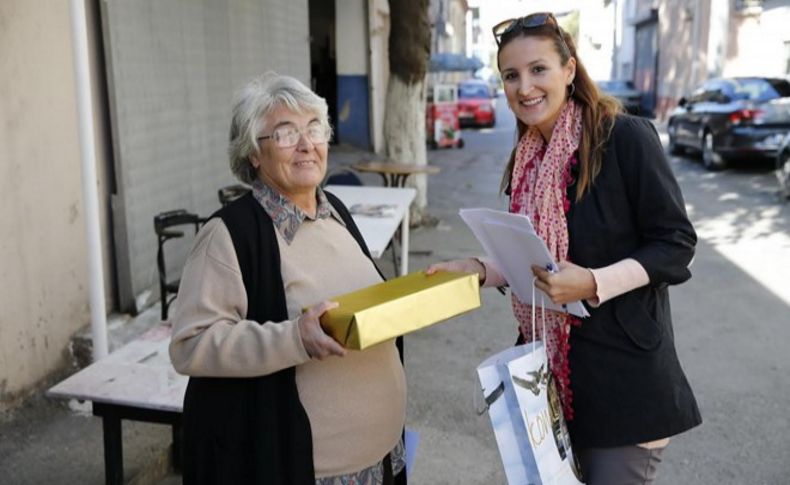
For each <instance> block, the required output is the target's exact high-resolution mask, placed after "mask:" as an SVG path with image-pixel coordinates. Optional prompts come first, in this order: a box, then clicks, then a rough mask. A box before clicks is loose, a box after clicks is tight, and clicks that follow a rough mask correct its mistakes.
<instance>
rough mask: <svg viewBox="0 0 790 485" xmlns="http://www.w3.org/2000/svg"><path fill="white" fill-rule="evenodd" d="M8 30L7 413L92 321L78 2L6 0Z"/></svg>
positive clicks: (3, 201)
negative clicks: (72, 6) (73, 19)
mask: <svg viewBox="0 0 790 485" xmlns="http://www.w3.org/2000/svg"><path fill="white" fill-rule="evenodd" d="M0 25H2V28H0V72H2V73H3V74H2V76H0V93H3V94H2V96H0V125H2V126H3V129H2V130H0V289H2V291H0V411H2V410H4V409H5V408H7V407H9V406H11V405H13V404H15V402H17V401H18V400H19V399H20V398H22V397H24V395H25V394H26V392H27V391H29V390H30V389H31V388H32V387H33V386H34V385H35V384H37V383H38V382H39V381H41V380H42V379H44V378H45V377H46V376H47V375H49V374H50V373H52V372H54V371H56V370H57V369H59V368H60V367H61V366H62V365H63V364H64V363H65V362H66V357H67V355H68V350H67V345H68V342H69V338H70V336H71V335H72V334H73V333H74V332H75V331H76V330H77V329H78V328H80V327H81V326H82V325H84V324H86V323H87V322H88V321H89V318H90V317H89V314H88V307H87V301H88V295H87V263H86V252H85V251H86V249H85V229H84V225H83V224H84V221H83V215H82V214H83V207H82V193H81V181H80V158H79V146H78V132H77V114H76V104H75V87H74V75H73V67H72V62H73V58H72V49H71V46H72V41H71V32H70V17H69V3H68V2H66V1H61V2H47V1H41V0H37V1H31V0H4V1H2V2H0ZM100 160H101V159H100Z"/></svg>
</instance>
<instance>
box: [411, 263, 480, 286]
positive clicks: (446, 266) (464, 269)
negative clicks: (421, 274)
mask: <svg viewBox="0 0 790 485" xmlns="http://www.w3.org/2000/svg"><path fill="white" fill-rule="evenodd" d="M437 271H457V272H460V273H477V278H478V280H479V281H480V284H483V283H484V282H485V280H486V267H485V266H483V263H481V262H480V260H479V259H477V258H464V259H454V260H452V261H442V262H441V263H434V264H432V265H430V266H428V268H427V269H426V270H425V274H427V275H429V276H430V275H432V274H434V273H436V272H437Z"/></svg>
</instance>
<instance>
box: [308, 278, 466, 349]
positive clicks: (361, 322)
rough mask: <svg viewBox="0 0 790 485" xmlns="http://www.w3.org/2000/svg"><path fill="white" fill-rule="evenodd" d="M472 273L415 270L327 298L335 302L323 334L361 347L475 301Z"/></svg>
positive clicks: (451, 313)
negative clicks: (337, 304) (433, 272)
mask: <svg viewBox="0 0 790 485" xmlns="http://www.w3.org/2000/svg"><path fill="white" fill-rule="evenodd" d="M479 286H480V285H479V282H478V277H477V275H476V274H470V273H456V272H447V271H442V272H439V273H435V274H433V275H431V276H428V275H426V274H425V273H424V272H422V271H420V272H415V273H411V274H408V275H406V276H401V277H400V278H394V279H391V280H389V281H385V282H383V283H379V284H377V285H373V286H368V287H367V288H363V289H361V290H357V291H354V292H352V293H347V294H345V295H342V296H339V297H337V298H332V301H336V302H338V303H339V304H340V306H339V307H337V308H334V309H332V310H329V311H327V312H326V313H324V315H323V316H322V317H321V326H322V327H323V328H324V331H326V333H327V334H329V335H331V336H332V338H334V339H335V340H337V341H338V342H340V343H341V344H343V346H344V347H346V348H349V349H356V350H362V349H365V348H367V347H370V346H372V345H376V344H377V343H380V342H384V341H385V340H389V339H391V338H395V337H398V336H400V335H404V334H407V333H409V332H413V331H414V330H418V329H420V328H423V327H427V326H428V325H433V324H434V323H438V322H441V321H442V320H447V319H448V318H452V317H454V316H456V315H460V314H461V313H464V312H468V311H470V310H474V309H475V308H478V307H479V306H480V288H479Z"/></svg>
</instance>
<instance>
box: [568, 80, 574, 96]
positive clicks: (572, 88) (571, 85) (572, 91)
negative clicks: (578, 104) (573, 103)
mask: <svg viewBox="0 0 790 485" xmlns="http://www.w3.org/2000/svg"><path fill="white" fill-rule="evenodd" d="M568 87H569V88H570V89H569V90H570V92H569V93H568V97H569V98H572V97H573V95H574V94H576V85H575V84H573V83H570V84H569V85H568Z"/></svg>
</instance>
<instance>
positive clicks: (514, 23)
mask: <svg viewBox="0 0 790 485" xmlns="http://www.w3.org/2000/svg"><path fill="white" fill-rule="evenodd" d="M544 25H549V26H552V27H554V30H555V31H556V32H557V36H558V37H559V38H560V42H562V46H563V47H564V48H565V51H566V52H567V53H568V54H569V55H570V52H571V50H570V49H568V44H566V43H565V39H564V38H563V35H562V30H560V24H558V23H557V18H556V17H555V16H554V14H553V13H551V12H538V13H533V14H529V15H527V16H525V17H519V18H515V19H508V20H503V21H502V22H499V23H498V24H496V25H495V26H494V28H493V29H492V31H493V32H494V40H495V41H496V45H497V47H498V46H499V44H500V43H501V41H502V37H503V36H505V35H508V34H511V33H513V32H515V31H516V30H518V29H524V30H529V29H534V28H537V27H543V26H544Z"/></svg>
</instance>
